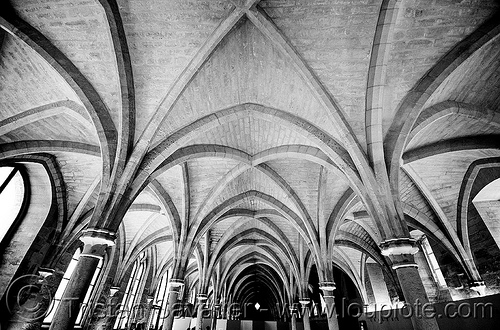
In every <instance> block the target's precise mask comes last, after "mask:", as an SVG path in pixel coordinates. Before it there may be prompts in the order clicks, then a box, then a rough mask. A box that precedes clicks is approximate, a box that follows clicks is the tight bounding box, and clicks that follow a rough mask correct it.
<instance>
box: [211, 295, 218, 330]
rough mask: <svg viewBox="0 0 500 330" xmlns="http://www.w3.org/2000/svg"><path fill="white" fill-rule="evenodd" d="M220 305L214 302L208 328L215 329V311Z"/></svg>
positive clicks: (216, 311)
mask: <svg viewBox="0 0 500 330" xmlns="http://www.w3.org/2000/svg"><path fill="white" fill-rule="evenodd" d="M219 308H220V305H219V304H217V303H215V302H214V306H213V310H212V311H213V313H212V324H210V329H212V330H215V329H217V313H218V311H219Z"/></svg>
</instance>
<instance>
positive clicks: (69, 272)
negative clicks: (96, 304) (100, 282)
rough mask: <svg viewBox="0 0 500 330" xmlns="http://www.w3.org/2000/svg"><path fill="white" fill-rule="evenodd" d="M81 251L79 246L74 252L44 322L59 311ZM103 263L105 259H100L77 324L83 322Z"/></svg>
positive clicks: (50, 319)
mask: <svg viewBox="0 0 500 330" xmlns="http://www.w3.org/2000/svg"><path fill="white" fill-rule="evenodd" d="M81 253H82V249H81V248H78V249H77V250H76V251H75V253H74V254H73V258H72V259H71V261H70V263H69V265H68V268H67V269H66V272H65V273H64V275H63V278H62V280H61V283H59V287H58V288H57V291H56V294H55V295H54V299H53V300H52V305H51V306H50V308H49V311H50V312H49V314H48V315H47V316H46V317H45V319H44V320H43V323H50V322H52V319H53V318H54V315H55V313H56V311H57V307H59V304H60V303H61V299H62V296H63V294H64V291H65V290H66V287H67V286H68V283H69V280H70V278H71V275H72V274H73V272H74V270H75V267H76V265H77V263H78V259H79V258H80V254H81ZM102 264H103V259H100V260H99V263H98V264H97V268H96V270H95V272H94V276H93V277H92V281H91V282H90V285H89V288H88V290H87V293H86V295H85V298H84V300H83V303H82V305H81V307H80V312H79V313H78V317H77V320H76V324H77V325H79V324H81V322H82V316H83V313H84V312H85V310H86V307H87V305H88V301H89V298H90V296H91V295H92V292H93V289H94V287H95V283H96V282H97V278H98V277H99V274H100V273H101V269H102Z"/></svg>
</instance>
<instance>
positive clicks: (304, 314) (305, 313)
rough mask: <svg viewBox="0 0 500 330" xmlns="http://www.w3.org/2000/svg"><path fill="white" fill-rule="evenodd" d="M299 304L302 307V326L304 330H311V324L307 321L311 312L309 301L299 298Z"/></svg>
mask: <svg viewBox="0 0 500 330" xmlns="http://www.w3.org/2000/svg"><path fill="white" fill-rule="evenodd" d="M299 302H300V304H301V307H302V322H303V324H304V330H311V322H310V321H309V313H310V312H311V310H310V309H309V303H310V302H311V299H309V298H300V299H299Z"/></svg>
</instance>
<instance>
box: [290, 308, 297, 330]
mask: <svg viewBox="0 0 500 330" xmlns="http://www.w3.org/2000/svg"><path fill="white" fill-rule="evenodd" d="M290 312H291V314H292V315H291V320H292V321H291V323H292V330H297V310H296V309H295V308H294V307H291V310H290Z"/></svg>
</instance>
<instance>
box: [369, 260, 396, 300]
mask: <svg viewBox="0 0 500 330" xmlns="http://www.w3.org/2000/svg"><path fill="white" fill-rule="evenodd" d="M366 271H367V272H368V276H369V278H370V284H371V287H372V291H373V295H374V296H375V304H377V305H378V306H379V307H381V306H382V305H386V307H385V308H384V309H387V306H390V305H391V297H390V296H389V291H388V290H387V285H386V284H385V280H384V274H383V271H382V267H380V265H379V264H378V263H376V262H367V263H366Z"/></svg>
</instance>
